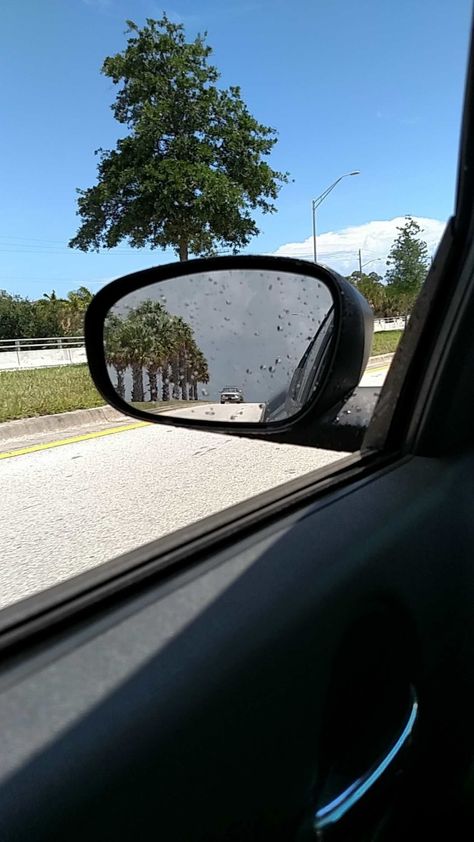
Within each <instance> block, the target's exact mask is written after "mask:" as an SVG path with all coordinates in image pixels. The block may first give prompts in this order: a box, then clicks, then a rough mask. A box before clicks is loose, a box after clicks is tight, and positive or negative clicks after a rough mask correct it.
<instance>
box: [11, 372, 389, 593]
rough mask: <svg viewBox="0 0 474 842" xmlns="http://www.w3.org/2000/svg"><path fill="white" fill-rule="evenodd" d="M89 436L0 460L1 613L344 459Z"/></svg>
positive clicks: (182, 438) (184, 435)
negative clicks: (112, 559)
mask: <svg viewBox="0 0 474 842" xmlns="http://www.w3.org/2000/svg"><path fill="white" fill-rule="evenodd" d="M384 374H385V372H384V373H383V375H382V374H381V373H380V372H379V373H378V378H377V384H378V382H380V381H381V379H383V376H384ZM374 377H375V374H372V375H371V379H372V380H373V378H374ZM367 385H369V383H368V384H367ZM370 385H376V382H375V381H374V382H373V383H372V382H371V383H370ZM92 435H93V436H94V435H97V436H98V437H91V438H88V439H87V440H85V441H73V440H71V441H70V442H69V443H68V444H65V445H63V446H60V447H51V444H45V445H44V447H45V449H43V450H40V451H38V452H33V453H25V454H24V455H19V456H15V457H13V458H5V459H3V460H2V461H0V480H1V489H2V506H1V512H0V534H1V536H2V563H1V590H0V607H4V606H5V605H8V604H10V603H12V602H15V601H17V600H19V599H22V598H24V597H26V596H28V595H30V594H32V593H34V592H36V591H38V590H42V589H44V588H46V587H48V586H51V585H53V584H56V583H58V582H60V581H62V580H64V579H67V578H69V577H71V576H75V575H77V574H79V573H82V572H84V571H85V570H88V569H90V568H91V567H95V566H96V565H98V564H101V563H102V562H104V561H107V560H108V559H110V558H113V557H114V556H117V555H119V554H120V553H123V552H126V551H127V550H131V549H134V548H135V547H137V546H139V545H141V544H143V543H146V542H148V541H151V540H154V539H156V538H159V537H160V536H162V535H165V534H167V533H169V532H172V531H174V530H175V529H178V528H180V527H182V526H185V525H186V524H190V523H192V522H194V521H197V520H199V519H200V518H203V517H205V516H206V515H209V514H212V513H214V512H217V511H219V510H222V509H225V508H226V507H228V506H231V505H233V504H235V503H238V502H240V501H241V500H244V499H246V498H249V497H252V496H253V495H255V494H258V493H259V492H262V491H265V490H267V489H269V488H272V487H275V486H277V485H280V484H282V483H285V482H287V481H288V480H291V479H294V478H295V477H297V476H299V475H302V474H304V473H307V472H309V471H313V470H315V469H317V468H320V467H322V466H324V465H328V464H330V463H332V462H334V461H335V460H337V459H340V458H341V457H342V456H344V455H345V454H338V453H334V452H333V451H325V450H316V449H314V450H313V449H311V448H302V447H295V446H292V445H279V444H271V443H269V442H254V441H251V440H246V439H237V438H233V437H230V436H221V435H217V434H211V433H202V432H196V431H191V430H186V429H178V428H173V427H168V426H152V425H146V426H141V425H137V426H136V427H135V428H134V429H127V430H120V431H119V432H117V433H115V434H105V435H104V432H103V431H102V432H98V433H97V434H92ZM62 438H63V439H64V438H65V436H62Z"/></svg>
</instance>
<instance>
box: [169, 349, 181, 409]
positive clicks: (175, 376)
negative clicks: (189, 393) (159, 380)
mask: <svg viewBox="0 0 474 842" xmlns="http://www.w3.org/2000/svg"><path fill="white" fill-rule="evenodd" d="M170 367H171V377H170V379H171V382H172V384H173V388H172V390H171V396H172V398H173V400H174V401H179V398H180V394H179V361H178V358H177V357H173V358H172V359H171V360H170Z"/></svg>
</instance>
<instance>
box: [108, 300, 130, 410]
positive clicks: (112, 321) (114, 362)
mask: <svg viewBox="0 0 474 842" xmlns="http://www.w3.org/2000/svg"><path fill="white" fill-rule="evenodd" d="M104 350H105V358H106V361H107V363H108V365H111V366H113V368H115V373H116V378H117V382H116V385H115V390H116V392H117V394H118V395H119V396H120V397H121V398H123V399H124V400H125V372H126V370H127V368H128V365H129V363H130V355H129V350H128V347H127V344H126V341H124V324H123V320H122V319H121V318H120V317H118V316H116V315H113V314H112V313H109V315H108V316H107V319H106V321H105V325H104Z"/></svg>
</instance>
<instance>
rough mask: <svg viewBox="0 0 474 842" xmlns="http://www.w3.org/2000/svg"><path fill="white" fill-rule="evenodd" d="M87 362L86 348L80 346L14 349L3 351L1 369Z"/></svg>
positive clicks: (0, 358)
mask: <svg viewBox="0 0 474 842" xmlns="http://www.w3.org/2000/svg"><path fill="white" fill-rule="evenodd" d="M86 362H87V357H86V349H85V346H84V345H83V346H82V347H78V348H44V349H43V348H41V349H40V348H38V349H36V348H35V349H31V350H30V349H28V350H24V349H22V348H17V349H15V350H14V351H13V350H12V351H2V353H1V354H0V370H1V371H14V370H17V371H18V370H23V369H31V368H50V367H52V366H59V365H81V364H82V363H86Z"/></svg>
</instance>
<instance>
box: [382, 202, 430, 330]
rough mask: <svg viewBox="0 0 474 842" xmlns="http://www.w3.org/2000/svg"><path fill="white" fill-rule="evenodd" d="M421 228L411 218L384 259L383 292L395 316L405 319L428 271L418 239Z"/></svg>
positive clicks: (406, 219) (398, 229) (424, 247)
mask: <svg viewBox="0 0 474 842" xmlns="http://www.w3.org/2000/svg"><path fill="white" fill-rule="evenodd" d="M421 230H422V229H421V227H420V225H418V223H417V222H416V221H415V220H414V219H412V217H411V216H407V217H406V218H405V224H404V225H403V226H401V227H398V228H397V231H398V232H399V234H398V236H397V238H396V239H395V241H394V243H393V245H392V248H391V250H390V253H389V255H388V258H387V266H388V267H389V268H388V270H387V274H386V276H385V280H386V283H387V291H388V294H389V296H391V297H392V300H395V301H396V303H397V306H398V308H399V312H400V313H402V314H404V315H407V314H408V313H409V312H410V310H411V308H412V307H413V304H414V303H415V300H416V298H417V296H418V294H419V292H420V290H421V287H422V286H423V282H424V280H425V278H426V273H427V271H428V248H427V245H426V243H425V242H424V241H423V240H421V239H420V237H419V235H420V234H421Z"/></svg>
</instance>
